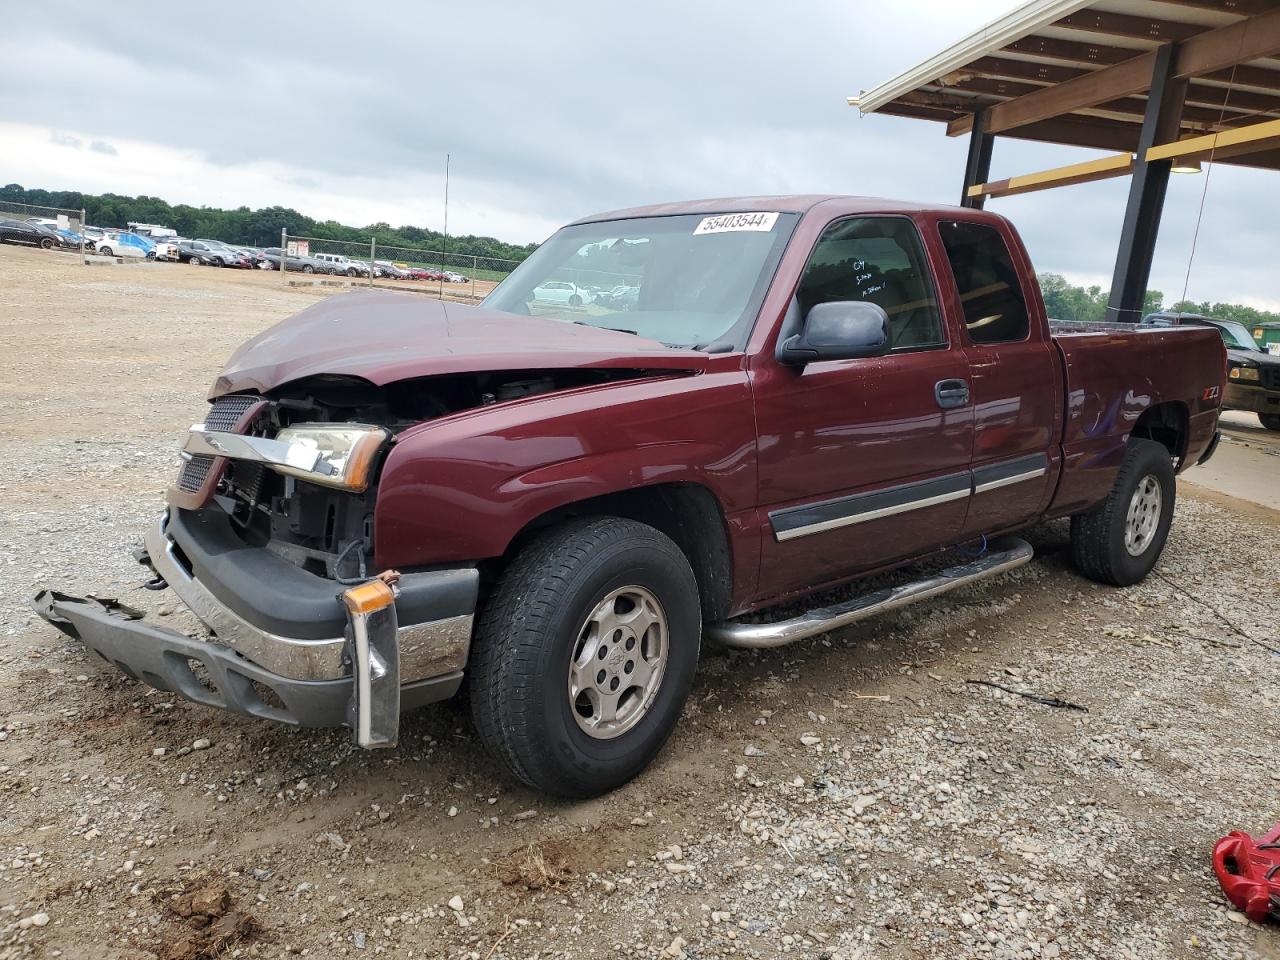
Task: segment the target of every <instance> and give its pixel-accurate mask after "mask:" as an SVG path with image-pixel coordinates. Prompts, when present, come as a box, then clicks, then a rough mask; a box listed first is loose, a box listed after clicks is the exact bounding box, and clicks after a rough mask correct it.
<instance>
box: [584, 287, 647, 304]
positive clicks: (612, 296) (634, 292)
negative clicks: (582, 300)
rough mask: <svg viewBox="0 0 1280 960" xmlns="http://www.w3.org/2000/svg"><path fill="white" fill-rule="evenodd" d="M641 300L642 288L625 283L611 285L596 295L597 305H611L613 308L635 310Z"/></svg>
mask: <svg viewBox="0 0 1280 960" xmlns="http://www.w3.org/2000/svg"><path fill="white" fill-rule="evenodd" d="M639 300H640V288H639V287H636V286H628V285H627V284H625V283H621V284H618V285H617V286H615V287H611V288H610V289H608V290H605V291H603V292H601V293H598V294H596V296H595V303H596V305H597V306H601V307H609V308H610V309H612V310H633V309H635V306H636V304H637V303H638V302H639Z"/></svg>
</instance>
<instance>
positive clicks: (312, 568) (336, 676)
mask: <svg viewBox="0 0 1280 960" xmlns="http://www.w3.org/2000/svg"><path fill="white" fill-rule="evenodd" d="M329 386H330V387H331V388H332V386H333V385H329ZM345 386H346V385H344V387H345ZM365 412H366V413H374V414H377V413H379V411H376V410H369V409H366V411H365ZM381 412H382V413H383V414H386V412H387V411H385V410H384V411H381ZM350 415H351V411H350V410H349V409H343V408H342V407H341V406H337V405H331V404H324V403H321V402H320V401H318V400H317V399H316V398H315V396H314V395H308V396H306V397H299V396H297V395H296V394H295V395H294V396H280V397H273V398H267V397H259V396H247V395H233V396H231V397H225V398H221V399H220V400H218V401H216V402H215V403H214V405H213V407H212V409H211V410H210V412H209V415H208V416H207V417H206V419H205V421H204V422H203V423H202V424H198V425H197V426H195V427H193V428H192V430H191V432H190V433H189V435H188V438H187V440H186V442H185V443H184V460H183V465H182V468H181V472H180V474H179V478H178V481H177V483H176V484H175V486H174V487H173V488H172V489H171V491H170V493H169V498H168V499H169V501H170V505H169V508H168V509H167V510H166V511H165V513H164V514H163V515H162V516H161V517H160V519H159V520H158V522H157V523H156V524H154V525H153V526H152V527H151V528H150V529H149V530H148V531H147V533H146V536H145V538H144V542H145V548H144V549H143V550H141V551H139V552H138V554H137V556H138V559H139V560H141V561H142V562H143V563H144V564H146V565H147V566H148V567H150V568H151V573H152V574H153V577H152V579H151V582H150V583H148V584H147V586H150V587H152V588H153V589H165V588H169V589H172V590H173V591H174V593H175V594H177V596H178V598H179V599H180V600H182V602H183V603H184V604H185V605H186V606H187V607H188V608H189V609H190V611H191V612H192V613H193V614H194V615H195V616H196V618H197V619H199V620H200V621H201V622H202V623H203V625H204V626H205V627H206V628H207V630H208V631H209V636H208V637H204V636H187V635H184V634H182V633H179V632H177V631H175V630H172V629H169V628H166V627H160V626H157V625H153V624H150V623H147V622H146V620H145V619H143V616H142V614H141V613H140V612H139V611H137V610H133V609H131V608H129V607H127V606H125V605H123V604H120V603H118V602H116V601H108V600H100V599H97V598H94V597H85V598H80V597H73V596H69V595H67V594H64V593H60V592H57V591H52V590H45V591H42V592H41V593H40V594H39V595H38V596H37V597H36V600H35V608H36V610H37V612H38V613H39V614H40V615H41V616H42V617H43V618H44V619H46V620H48V621H49V622H50V623H51V624H53V625H54V626H55V627H57V628H58V629H60V630H62V631H63V632H64V633H67V634H69V635H71V636H73V637H76V638H78V639H80V640H81V641H82V642H84V643H85V644H86V645H87V646H88V647H89V648H90V649H92V650H94V651H95V652H96V653H98V654H99V655H100V656H102V657H103V658H104V659H105V660H107V661H108V662H109V663H111V664H113V665H115V666H116V667H118V668H119V669H120V670H122V671H123V672H124V673H126V674H127V675H128V676H130V677H132V678H134V679H136V680H139V681H141V682H144V683H147V684H149V685H150V686H153V687H156V688H157V689H161V690H165V691H170V692H173V693H176V694H179V695H181V696H183V697H186V698H187V699H189V700H193V701H195V702H198V703H203V704H206V705H209V706H215V707H220V708H223V709H227V710H231V711H234V712H238V713H244V714H249V715H252V716H257V717H262V718H264V719H271V720H276V721H280V722H283V723H288V724H292V725H299V726H339V725H345V726H349V727H350V728H351V729H352V733H353V737H354V738H355V740H356V742H357V743H358V745H359V746H361V747H377V746H392V745H394V744H395V743H396V739H397V735H398V723H399V714H400V711H401V709H402V707H403V708H409V707H414V706H418V705H420V704H424V703H428V702H432V701H437V700H441V699H446V698H448V697H450V696H452V695H453V694H454V692H456V690H457V689H458V687H459V686H460V684H461V682H462V677H463V669H464V667H465V665H466V660H467V655H468V652H469V648H470V640H471V625H472V618H473V615H474V612H475V605H476V596H477V592H478V584H479V574H478V572H477V570H476V568H475V567H474V566H456V567H448V568H436V569H428V570H416V571H406V572H404V573H403V574H398V573H394V572H392V571H384V572H382V573H381V574H378V575H375V572H374V571H373V560H372V558H373V543H372V530H373V523H372V516H373V503H374V497H375V493H376V480H377V470H378V467H379V465H380V460H381V458H382V457H383V456H384V455H385V451H386V448H387V446H388V445H389V444H390V443H391V442H392V440H393V436H394V433H395V431H396V428H397V427H399V426H401V424H400V423H397V422H396V421H394V419H391V418H387V419H391V422H390V423H388V422H385V421H384V422H383V423H378V424H371V423H353V422H351V421H350V420H349V419H345V418H346V417H348V416H350ZM337 417H343V419H336V418H337Z"/></svg>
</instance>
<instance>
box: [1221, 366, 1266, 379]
mask: <svg viewBox="0 0 1280 960" xmlns="http://www.w3.org/2000/svg"><path fill="white" fill-rule="evenodd" d="M1228 376H1229V377H1230V378H1231V379H1232V380H1253V381H1257V380H1259V379H1260V377H1259V375H1258V368H1257V367H1232V368H1231V373H1229V374H1228Z"/></svg>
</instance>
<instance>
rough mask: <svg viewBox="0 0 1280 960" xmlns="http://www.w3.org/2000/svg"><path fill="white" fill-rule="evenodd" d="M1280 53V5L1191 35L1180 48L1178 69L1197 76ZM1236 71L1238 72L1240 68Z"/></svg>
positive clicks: (1181, 74) (1180, 74)
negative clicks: (1214, 28)
mask: <svg viewBox="0 0 1280 960" xmlns="http://www.w3.org/2000/svg"><path fill="white" fill-rule="evenodd" d="M1277 53H1280V7H1277V8H1275V9H1274V10H1270V11H1268V12H1267V13H1263V14H1259V15H1258V16H1256V17H1250V18H1249V19H1248V20H1240V21H1238V22H1236V23H1233V24H1230V25H1229V26H1226V27H1219V28H1218V29H1217V30H1209V31H1207V32H1205V33H1198V34H1196V35H1195V36H1194V37H1190V38H1189V39H1187V41H1186V42H1185V43H1183V44H1182V45H1181V46H1180V47H1179V48H1178V60H1177V66H1176V67H1175V70H1176V71H1177V75H1178V76H1179V77H1198V76H1202V75H1204V74H1206V73H1210V72H1211V71H1214V70H1224V69H1228V68H1230V67H1231V66H1232V65H1233V64H1247V63H1248V62H1249V61H1250V60H1259V59H1261V58H1263V57H1271V56H1274V55H1275V54H1277ZM1269 72H1270V71H1269ZM1236 73H1237V75H1238V74H1239V70H1237V71H1236ZM1237 79H1238V77H1237ZM1240 82H1243V81H1240Z"/></svg>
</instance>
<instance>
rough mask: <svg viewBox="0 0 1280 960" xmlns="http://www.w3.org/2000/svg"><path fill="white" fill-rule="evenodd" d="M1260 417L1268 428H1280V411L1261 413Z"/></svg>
mask: <svg viewBox="0 0 1280 960" xmlns="http://www.w3.org/2000/svg"><path fill="white" fill-rule="evenodd" d="M1258 419H1259V420H1261V421H1262V425H1263V426H1264V427H1266V428H1267V429H1268V430H1280V413H1260V414H1258Z"/></svg>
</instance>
